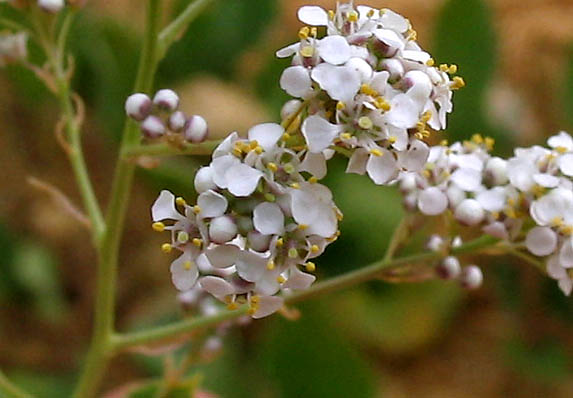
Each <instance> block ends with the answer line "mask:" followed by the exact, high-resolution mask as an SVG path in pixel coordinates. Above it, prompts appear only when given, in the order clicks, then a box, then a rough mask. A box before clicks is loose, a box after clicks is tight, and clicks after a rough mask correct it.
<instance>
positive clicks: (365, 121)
mask: <svg viewBox="0 0 573 398" xmlns="http://www.w3.org/2000/svg"><path fill="white" fill-rule="evenodd" d="M358 126H360V128H362V129H364V130H370V129H371V128H372V127H374V123H373V122H372V119H370V118H369V117H368V116H362V117H361V118H360V119H358Z"/></svg>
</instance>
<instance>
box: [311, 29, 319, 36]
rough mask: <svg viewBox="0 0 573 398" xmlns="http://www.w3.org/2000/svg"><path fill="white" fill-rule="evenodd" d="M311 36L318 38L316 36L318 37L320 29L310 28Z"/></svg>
mask: <svg viewBox="0 0 573 398" xmlns="http://www.w3.org/2000/svg"><path fill="white" fill-rule="evenodd" d="M310 35H311V36H312V37H314V38H316V36H317V35H318V29H316V27H312V28H310Z"/></svg>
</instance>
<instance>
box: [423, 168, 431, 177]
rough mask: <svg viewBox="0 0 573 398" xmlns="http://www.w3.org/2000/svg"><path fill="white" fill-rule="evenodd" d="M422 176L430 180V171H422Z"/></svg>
mask: <svg viewBox="0 0 573 398" xmlns="http://www.w3.org/2000/svg"><path fill="white" fill-rule="evenodd" d="M422 175H423V176H424V177H425V178H430V177H431V176H432V173H431V172H430V170H423V171H422Z"/></svg>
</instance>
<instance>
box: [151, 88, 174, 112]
mask: <svg viewBox="0 0 573 398" xmlns="http://www.w3.org/2000/svg"><path fill="white" fill-rule="evenodd" d="M153 103H154V104H155V105H156V106H157V107H159V108H161V109H163V110H166V111H169V112H174V111H175V110H177V108H178V107H179V96H178V95H177V93H176V92H175V91H173V90H170V89H168V88H165V89H163V90H159V91H158V92H157V93H156V94H155V97H153Z"/></svg>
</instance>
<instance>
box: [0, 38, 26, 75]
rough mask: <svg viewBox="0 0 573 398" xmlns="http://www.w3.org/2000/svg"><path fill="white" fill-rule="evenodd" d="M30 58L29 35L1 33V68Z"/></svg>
mask: <svg viewBox="0 0 573 398" xmlns="http://www.w3.org/2000/svg"><path fill="white" fill-rule="evenodd" d="M27 58H28V35H27V34H26V33H24V32H20V33H0V68H1V67H4V66H6V65H8V64H11V63H16V62H21V61H24V60H26V59H27Z"/></svg>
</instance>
